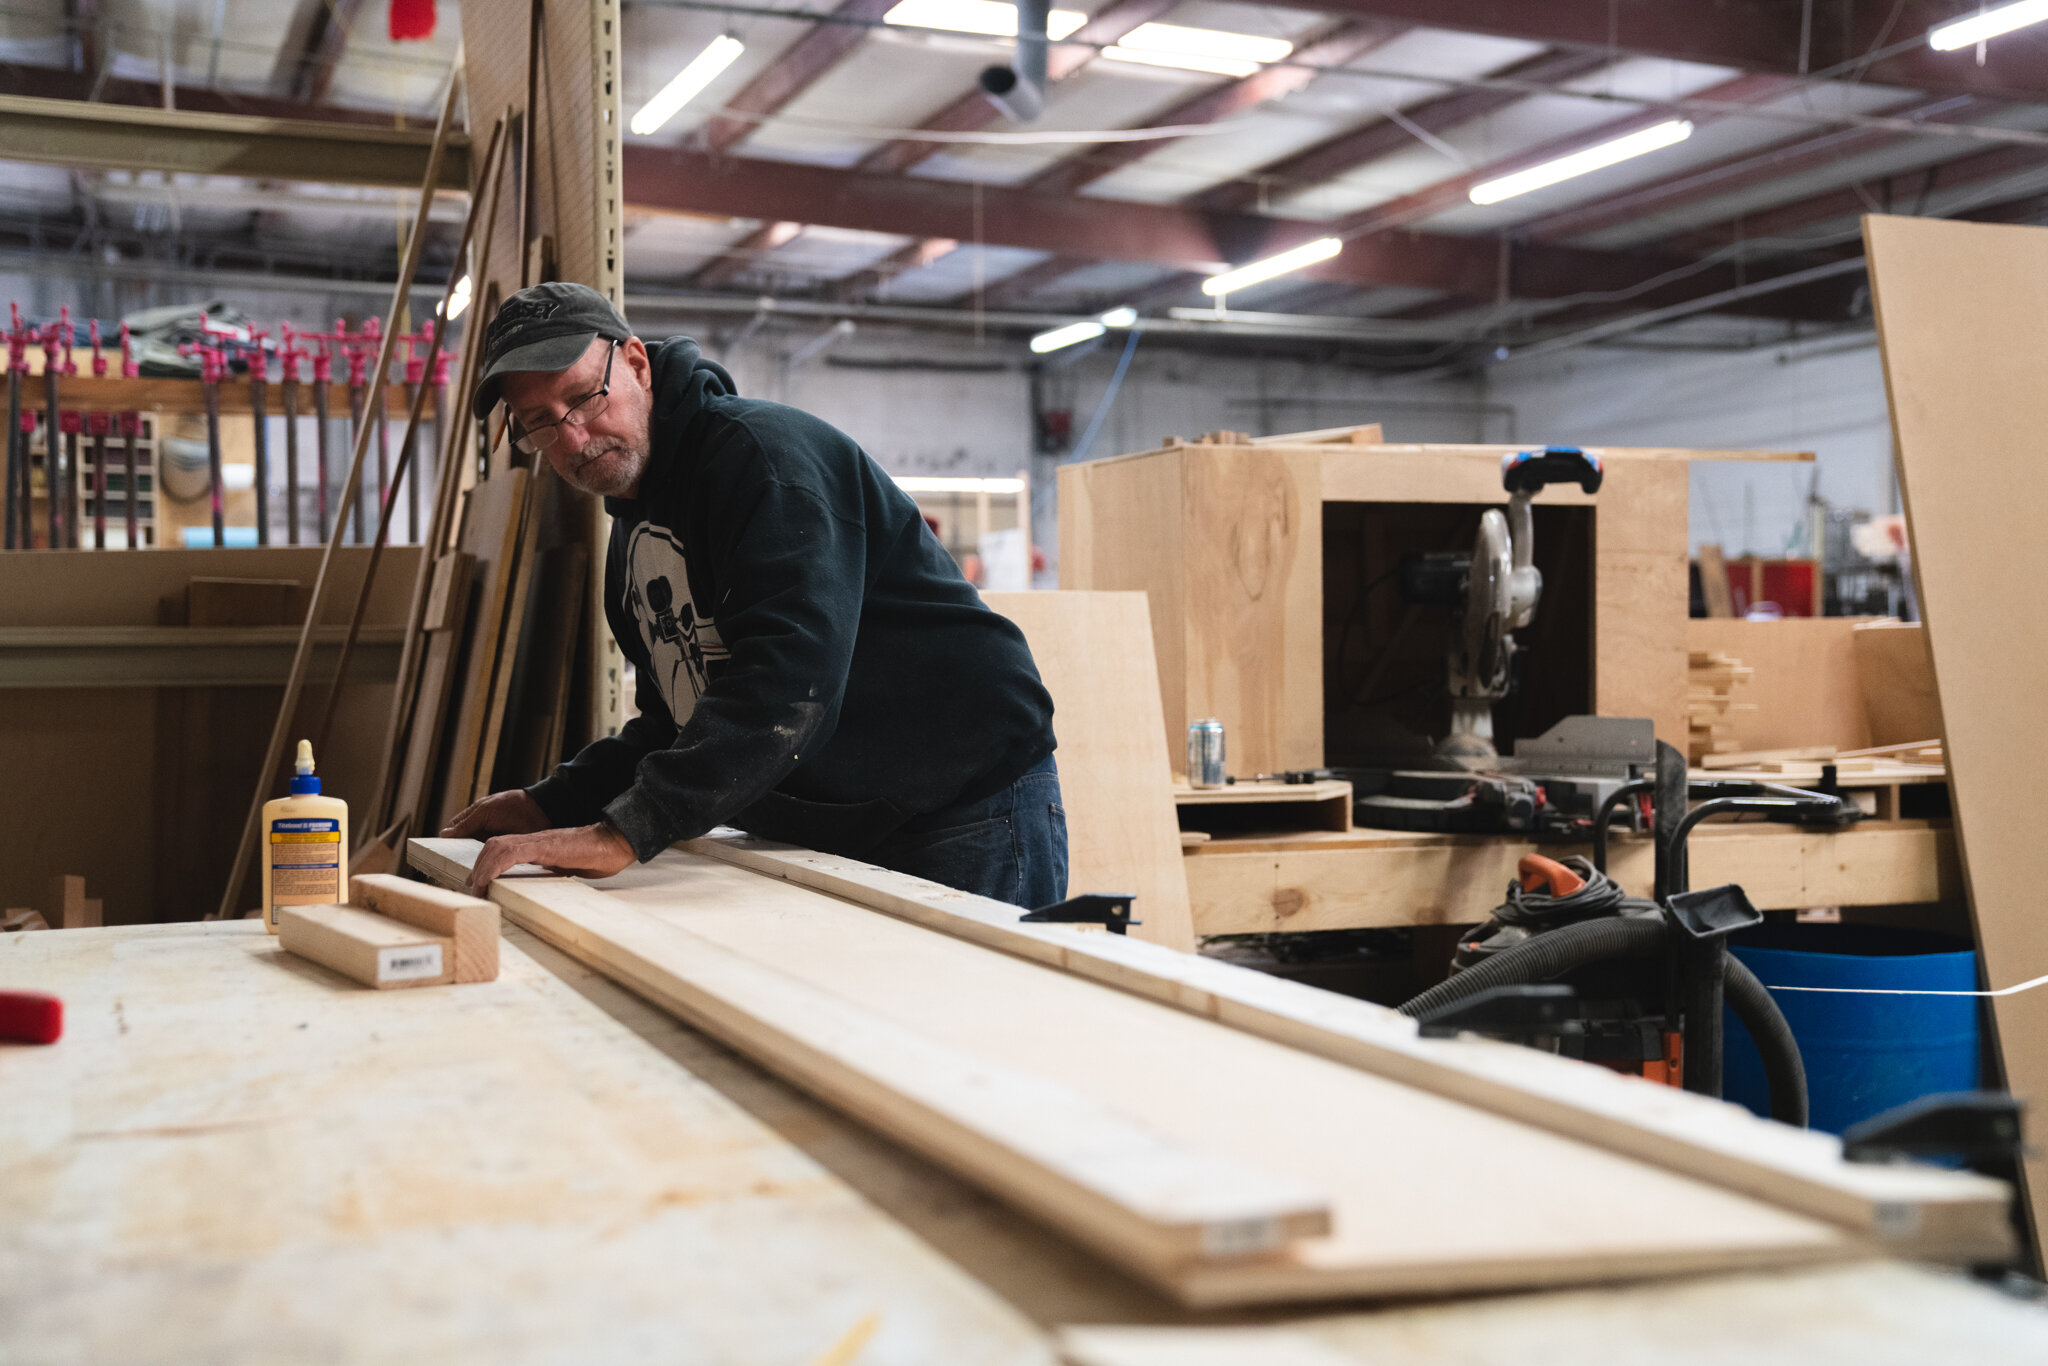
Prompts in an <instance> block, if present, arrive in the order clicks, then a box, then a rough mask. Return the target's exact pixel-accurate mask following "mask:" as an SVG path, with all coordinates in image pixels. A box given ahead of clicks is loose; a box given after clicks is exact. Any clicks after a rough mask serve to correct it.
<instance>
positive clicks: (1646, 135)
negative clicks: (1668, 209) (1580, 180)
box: [1471, 119, 1692, 204]
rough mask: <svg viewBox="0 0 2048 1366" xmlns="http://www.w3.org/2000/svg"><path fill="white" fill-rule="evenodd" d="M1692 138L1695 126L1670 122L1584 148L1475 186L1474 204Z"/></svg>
mask: <svg viewBox="0 0 2048 1366" xmlns="http://www.w3.org/2000/svg"><path fill="white" fill-rule="evenodd" d="M1691 136H1692V124H1691V123H1690V122H1689V121H1688V120H1685V119H1667V120H1665V121H1664V122H1663V123H1659V124H1654V125H1652V126H1651V127H1648V128H1644V129H1641V130H1639V131H1637V132H1634V133H1630V134H1629V135H1628V136H1626V137H1619V138H1615V139H1614V140H1613V141H1611V142H1603V143H1599V144H1598V145H1596V146H1593V147H1587V148H1583V149H1582V150H1580V151H1576V152H1573V153H1572V154H1571V155H1570V156H1562V157H1559V158H1558V159H1557V160H1555V161H1546V162H1544V163H1543V164H1542V165H1540V166H1531V167H1529V168H1528V169H1527V170H1525V171H1516V172H1515V173H1514V174H1513V175H1504V176H1501V177H1500V178H1499V179H1497V180H1487V181H1482V182H1480V183H1479V184H1477V185H1474V186H1473V187H1472V191H1471V195H1472V202H1473V203H1474V204H1498V203H1500V202H1501V200H1503V199H1513V198H1514V197H1515V196H1516V195H1518V194H1527V193H1529V191H1531V190H1540V189H1542V188H1543V187H1544V186H1546V185H1555V184H1557V183H1558V182H1559V181H1561V180H1570V179H1572V178H1573V177H1574V176H1582V175H1585V174H1587V173H1588V172H1591V171H1597V170H1600V169H1602V168H1603V167H1607V166H1613V165H1616V164H1617V163H1620V162H1623V161H1627V160H1628V159H1629V158H1631V157H1639V156H1642V155H1643V154H1644V153H1646V152H1654V151H1656V150H1657V149H1658V148H1660V147H1669V146H1672V145H1673V144H1674V143H1680V142H1684V141H1685V140H1686V139H1687V138H1689V137H1691Z"/></svg>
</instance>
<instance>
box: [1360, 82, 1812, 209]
mask: <svg viewBox="0 0 2048 1366" xmlns="http://www.w3.org/2000/svg"><path fill="white" fill-rule="evenodd" d="M1793 84H1794V83H1793V82H1791V81H1789V80H1787V79H1785V78H1784V77H1782V76H1737V77H1735V78H1734V79H1733V80H1727V81H1722V82H1721V83H1719V84H1718V85H1712V86H1709V87H1708V88H1707V89H1706V90H1704V91H1702V92H1700V93H1701V97H1702V98H1706V99H1712V100H1720V101H1726V102H1728V103H1730V104H1752V103H1757V102H1760V101H1763V100H1767V99H1771V98H1773V97H1774V96H1777V95H1782V94H1784V93H1785V92H1786V91H1787V90H1789V89H1790V88H1791V87H1792V85H1793ZM1670 117H1671V116H1670V115H1669V114H1667V113H1665V112H1664V111H1662V110H1659V109H1646V110H1644V111H1642V112H1641V113H1637V114H1630V115H1628V116H1627V117H1626V118H1619V119H1612V120H1609V121H1608V122H1606V123H1603V124H1600V125H1598V126H1596V127H1593V128H1586V129H1582V130H1580V131H1579V132H1576V133H1571V134H1567V135H1566V136H1564V137H1559V138H1551V139H1549V140H1548V141H1546V142H1541V143H1538V144H1537V145H1536V146H1534V147H1530V148H1528V149H1526V150H1524V151H1521V152H1517V153H1515V154H1514V155H1513V156H1510V157H1502V158H1501V159H1500V160H1498V161H1492V162H1488V163H1487V164H1485V165H1483V166H1475V167H1473V168H1472V169H1471V170H1468V171H1464V172H1461V173H1460V174H1458V175H1454V176H1447V177H1445V178H1444V179H1442V180H1438V181H1435V182H1433V183H1431V184H1428V185H1425V186H1423V187H1422V188H1421V189H1418V190H1411V191H1410V192H1409V193H1407V194H1404V195H1399V196H1396V197H1395V198H1393V199H1390V200H1387V201H1386V202H1385V203H1381V204H1375V205H1374V206H1373V207H1372V208H1370V209H1366V210H1364V211H1363V212H1361V213H1355V214H1352V215H1351V216H1350V217H1348V218H1345V219H1342V220H1340V222H1339V224H1338V227H1337V231H1338V232H1339V233H1340V234H1350V233H1373V232H1384V231H1386V230H1387V229H1389V228H1400V227H1407V226H1409V225H1411V224H1414V223H1419V222H1421V221H1422V220H1424V219H1426V218H1433V217H1435V216H1436V215H1437V214H1440V213H1443V212H1445V211H1446V210H1449V209H1454V208H1457V207H1458V206H1459V205H1461V204H1465V203H1468V202H1469V200H1470V195H1471V190H1472V187H1473V186H1474V185H1477V184H1480V183H1481V182H1483V181H1488V180H1493V179H1495V178H1496V177H1499V176H1504V175H1509V174H1512V173H1513V172H1515V171H1519V170H1522V169H1524V168H1526V167H1530V166H1539V165H1541V164H1543V163H1544V162H1546V161H1551V160H1554V159H1556V158H1558V157H1561V156H1568V155H1570V154H1571V153H1573V152H1577V151H1580V150H1582V149H1584V148H1587V147H1593V146H1597V145H1599V144H1600V143H1603V142H1610V141H1612V140H1613V139H1615V138H1619V137H1626V136H1627V135H1628V134H1630V133H1634V132H1637V131H1639V130H1641V129H1644V128H1648V127H1650V126H1651V125H1653V124H1658V123H1663V122H1664V121H1666V120H1667V119H1669V118H1670ZM1716 117H1725V116H1716V115H1711V114H1698V115H1695V116H1694V117H1693V122H1694V123H1704V122H1709V121H1711V120H1712V119H1714V118H1716Z"/></svg>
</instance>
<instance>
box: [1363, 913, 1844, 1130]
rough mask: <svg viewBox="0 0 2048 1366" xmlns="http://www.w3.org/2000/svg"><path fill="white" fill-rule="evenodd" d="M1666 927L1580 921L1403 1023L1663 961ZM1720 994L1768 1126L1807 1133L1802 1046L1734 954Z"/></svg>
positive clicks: (1474, 970) (1419, 1006)
mask: <svg viewBox="0 0 2048 1366" xmlns="http://www.w3.org/2000/svg"><path fill="white" fill-rule="evenodd" d="M1666 932H1667V931H1666V929H1665V925H1664V922H1663V921H1661V920H1653V919H1650V918H1648V917H1632V918H1629V919H1602V920H1581V921H1579V922H1578V923H1577V924H1575V925H1564V926H1561V927H1559V928H1558V929H1555V930H1551V931H1549V932H1548V933H1546V934H1539V935H1537V936H1536V937H1534V938H1533V939H1530V940H1528V941H1527V942H1525V943H1522V944H1518V945H1516V946H1515V947H1514V948H1512V949H1507V950H1504V951H1502V952H1500V953H1497V954H1495V955H1494V956H1493V957H1491V958H1489V959H1487V960H1486V961H1485V962H1483V963H1479V964H1477V965H1475V966H1473V967H1470V968H1467V969H1466V970H1465V971H1463V972H1461V973H1459V974H1458V975H1457V976H1456V977H1453V978H1451V979H1450V980H1449V981H1447V982H1439V983H1438V984H1437V985H1436V986H1433V987H1431V988H1430V989H1429V990H1428V991H1425V992H1423V993H1422V994H1421V995H1420V996H1417V997H1416V998H1415V999H1414V1000H1412V1001H1409V1002H1407V1003H1405V1004H1404V1005H1402V1006H1401V1007H1400V1011H1401V1013H1402V1014H1403V1015H1408V1016H1422V1015H1426V1014H1429V1013H1430V1012H1432V1011H1435V1010H1438V1009H1440V1008H1441V1007H1443V1006H1446V1005H1449V1004H1450V1003H1451V1002H1453V1001H1462V1000H1464V999H1465V998H1466V997H1468V996H1473V995H1476V994H1478V993H1479V992H1482V991H1485V990H1486V989H1487V988H1488V987H1505V986H1519V985H1521V984H1523V983H1527V982H1548V981H1551V980H1553V979H1555V978H1558V977H1562V976H1563V975H1564V974H1565V973H1567V972H1571V971H1572V970H1574V969H1576V968H1582V967H1585V966H1587V965H1588V964H1591V963H1604V962H1607V961H1608V960H1610V959H1615V958H1662V957H1663V956H1664V952H1665V948H1664V936H1665V934H1666ZM1726 962H1727V969H1726V971H1725V972H1724V973H1723V974H1722V990H1723V992H1724V993H1725V994H1726V997H1727V1002H1728V1006H1729V1008H1730V1009H1731V1010H1733V1011H1734V1012H1735V1017H1736V1018H1737V1019H1739V1020H1741V1021H1742V1023H1743V1027H1744V1028H1746V1029H1748V1030H1749V1033H1750V1037H1751V1038H1753V1039H1755V1040H1756V1046H1757V1051H1758V1052H1759V1053H1761V1054H1762V1055H1763V1060H1764V1076H1765V1077H1766V1078H1767V1079H1768V1080H1769V1082H1770V1087H1771V1118H1772V1119H1775V1120H1778V1121H1779V1122H1780V1123H1784V1124H1790V1125H1793V1126H1794V1127H1796V1128H1801V1129H1803V1128H1805V1127H1806V1068H1805V1065H1804V1064H1803V1063H1802V1062H1801V1061H1800V1058H1799V1045H1798V1043H1797V1042H1796V1041H1795V1040H1794V1039H1793V1038H1792V1029H1791V1027H1790V1026H1789V1025H1787V1024H1786V1023H1785V1016H1784V1014H1783V1012H1781V1011H1780V1010H1779V1009H1778V1003H1777V1002H1776V1001H1774V1000H1772V999H1771V993H1770V992H1768V991H1766V990H1765V989H1764V985H1763V983H1761V982H1759V981H1758V980H1757V979H1756V974H1755V973H1753V972H1751V971H1750V970H1749V969H1748V968H1746V967H1744V966H1743V965H1742V964H1741V962H1739V961H1738V960H1737V959H1736V957H1735V956H1734V955H1733V954H1729V955H1728V956H1727V959H1726Z"/></svg>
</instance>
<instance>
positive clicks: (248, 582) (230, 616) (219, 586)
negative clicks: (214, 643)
mask: <svg viewBox="0 0 2048 1366" xmlns="http://www.w3.org/2000/svg"><path fill="white" fill-rule="evenodd" d="M298 591H299V581H298V580H297V579H211V578H203V577H199V576H197V575H195V576H194V577H193V578H192V579H191V580H190V581H189V582H188V583H187V584H186V585H185V624H186V625H187V626H285V625H289V624H290V623H291V620H292V610H291V608H292V596H293V595H294V594H296V593H297V592H298Z"/></svg>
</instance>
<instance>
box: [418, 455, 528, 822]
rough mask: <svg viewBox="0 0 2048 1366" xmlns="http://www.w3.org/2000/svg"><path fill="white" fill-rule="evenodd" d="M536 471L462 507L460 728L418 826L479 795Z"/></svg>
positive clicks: (517, 474)
mask: <svg viewBox="0 0 2048 1366" xmlns="http://www.w3.org/2000/svg"><path fill="white" fill-rule="evenodd" d="M531 480H532V476H531V475H530V474H528V473H527V472H526V471H525V470H522V469H510V470H506V471H504V472H503V473H502V474H500V475H498V476H497V477H495V478H492V479H486V480H485V481H484V482H483V483H481V484H478V485H477V486H476V487H475V488H473V489H471V490H470V491H469V501H468V503H467V505H466V506H465V507H464V508H463V510H462V537H461V540H460V542H459V545H460V548H461V549H462V550H463V552H464V553H466V554H468V555H471V556H473V557H474V558H475V567H474V568H473V570H472V571H471V583H472V587H471V598H472V602H471V607H470V614H469V626H468V629H467V630H466V631H465V632H464V635H465V636H466V637H467V639H466V640H465V641H464V642H463V646H462V651H461V654H460V660H459V662H458V664H457V665H456V681H455V690H454V695H453V697H452V698H451V701H450V711H449V714H448V719H449V724H450V726H451V727H452V732H451V735H450V739H449V748H448V757H447V764H446V767H445V768H444V769H443V770H442V773H441V778H440V786H439V788H438V789H437V790H438V793H439V795H438V798H437V799H436V801H435V803H434V805H433V806H432V807H431V808H430V810H431V815H430V816H426V815H423V817H422V819H421V820H416V821H415V822H414V824H415V825H417V826H420V827H421V828H427V827H431V828H433V829H437V830H438V829H439V828H441V827H442V826H443V825H446V824H447V823H448V819H449V817H451V816H453V815H454V814H455V813H456V812H457V811H460V810H461V809H462V808H463V807H465V806H467V805H469V804H470V802H472V801H474V800H475V798H474V797H473V796H472V795H471V793H472V791H473V790H474V787H475V783H476V771H477V755H478V754H479V753H480V752H481V751H482V748H483V741H484V726H485V723H486V721H487V720H488V715H489V711H490V704H491V696H492V693H491V688H492V684H493V680H494V679H495V678H496V675H497V666H498V653H499V651H500V649H501V648H502V647H503V645H504V639H505V599H506V596H507V594H508V593H509V592H510V590H511V586H512V574H513V569H514V560H515V558H516V556H517V551H518V547H519V543H520V540H521V538H522V537H523V535H524V533H525V526H526V524H525V519H524V516H523V513H524V511H525V508H526V493H527V487H528V484H529V483H530V482H531Z"/></svg>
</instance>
